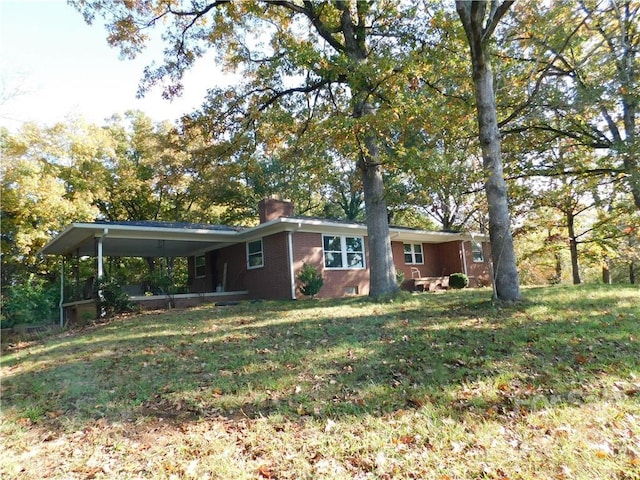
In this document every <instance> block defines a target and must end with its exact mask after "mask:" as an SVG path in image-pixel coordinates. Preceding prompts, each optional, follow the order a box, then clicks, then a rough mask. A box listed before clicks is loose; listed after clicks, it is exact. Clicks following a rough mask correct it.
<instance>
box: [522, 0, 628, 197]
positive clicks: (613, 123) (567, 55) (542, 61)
mask: <svg viewBox="0 0 640 480" xmlns="http://www.w3.org/2000/svg"><path fill="white" fill-rule="evenodd" d="M518 10H519V12H520V13H522V18H520V21H522V22H524V23H526V24H529V25H533V26H534V27H535V28H529V29H527V32H526V34H525V35H523V36H522V37H523V39H524V41H526V43H527V47H528V52H529V53H530V55H531V56H530V58H529V62H528V63H530V64H531V65H535V66H536V67H538V68H539V70H541V71H544V72H545V75H542V76H540V77H539V80H538V81H537V83H536V85H535V90H536V92H537V93H538V94H539V95H538V96H537V97H538V98H537V99H536V100H535V101H532V102H531V103H530V105H529V107H531V108H530V109H529V111H528V112H527V115H522V116H521V117H520V118H519V119H518V120H517V121H516V122H515V125H513V126H510V130H511V131H525V130H538V131H540V132H543V133H545V134H546V135H547V137H548V138H558V137H564V138H569V139H571V140H572V141H574V142H575V143H579V144H581V145H585V146H587V147H590V148H593V149H598V150H600V151H601V152H604V153H605V154H607V155H608V157H609V158H608V160H609V162H608V164H607V165H603V164H600V165H598V168H597V169H594V170H588V169H587V168H584V167H579V166H578V168H575V169H574V170H572V171H569V172H566V173H569V174H582V173H591V174H593V175H600V176H603V177H605V181H606V177H608V176H610V175H617V176H618V179H619V180H620V181H622V182H624V183H625V184H626V186H627V189H628V191H629V194H630V195H631V196H632V198H633V201H634V203H635V205H636V208H640V161H639V159H638V155H639V152H640V147H639V145H638V133H637V132H638V115H639V114H640V110H639V105H640V104H639V100H638V99H639V98H640V96H639V94H638V91H639V88H640V83H639V78H640V77H639V72H640V28H639V27H638V25H640V3H639V2H637V1H633V0H605V1H593V0H579V1H562V2H552V3H551V4H550V5H549V6H540V7H539V8H537V9H536V10H535V11H532V10H531V9H529V10H527V9H518ZM543 25H546V27H542V26H543ZM549 25H552V26H553V27H552V28H549V27H548V26H549ZM543 143H544V140H543ZM549 172H550V174H552V175H557V174H558V173H561V172H559V171H558V169H556V168H553V166H551V167H550V169H549Z"/></svg>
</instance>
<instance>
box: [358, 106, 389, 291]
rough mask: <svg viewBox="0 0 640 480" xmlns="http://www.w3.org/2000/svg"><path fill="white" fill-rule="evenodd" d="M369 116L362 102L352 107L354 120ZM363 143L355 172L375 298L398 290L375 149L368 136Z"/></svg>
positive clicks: (369, 109) (369, 113)
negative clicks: (357, 172)
mask: <svg viewBox="0 0 640 480" xmlns="http://www.w3.org/2000/svg"><path fill="white" fill-rule="evenodd" d="M373 114H374V109H373V107H372V106H371V105H370V104H368V103H367V102H366V101H360V102H358V103H357V104H356V105H355V108H354V117H356V118H359V117H362V116H364V115H373ZM363 143H364V148H363V149H362V152H361V153H360V158H359V160H358V168H359V170H360V175H361V177H362V185H363V190H364V204H365V211H366V223H367V235H368V237H369V272H370V273H369V277H370V278H369V284H370V287H369V296H371V297H374V298H378V297H380V296H381V295H384V294H389V293H391V294H393V293H395V292H397V291H398V289H399V287H398V283H397V282H396V270H395V265H394V263H393V252H392V250H391V240H390V234H389V217H388V212H387V202H386V199H385V195H384V182H383V178H382V166H381V165H380V163H379V151H378V145H377V142H376V139H375V137H374V135H373V134H372V133H366V134H365V136H364V142H363Z"/></svg>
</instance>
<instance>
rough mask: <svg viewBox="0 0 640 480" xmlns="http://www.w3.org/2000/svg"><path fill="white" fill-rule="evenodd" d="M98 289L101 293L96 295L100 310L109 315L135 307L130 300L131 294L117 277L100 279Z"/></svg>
mask: <svg viewBox="0 0 640 480" xmlns="http://www.w3.org/2000/svg"><path fill="white" fill-rule="evenodd" d="M97 290H98V292H100V294H101V295H96V298H97V299H98V311H104V313H105V315H106V316H107V317H110V316H112V315H115V314H117V313H123V312H130V311H131V310H132V309H133V305H132V304H131V302H130V301H129V295H127V292H125V291H124V289H123V288H122V286H121V285H120V283H119V282H117V281H116V280H115V279H109V278H101V279H99V280H98V282H97Z"/></svg>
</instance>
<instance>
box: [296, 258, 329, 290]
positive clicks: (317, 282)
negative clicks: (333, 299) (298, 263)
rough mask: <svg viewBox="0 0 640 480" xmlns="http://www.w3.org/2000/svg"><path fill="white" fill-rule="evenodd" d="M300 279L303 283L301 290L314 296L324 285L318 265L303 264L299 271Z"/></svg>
mask: <svg viewBox="0 0 640 480" xmlns="http://www.w3.org/2000/svg"><path fill="white" fill-rule="evenodd" d="M298 281H299V282H300V283H301V285H300V292H302V294H303V295H307V296H309V297H311V298H313V297H314V296H315V295H316V294H317V293H318V292H319V291H320V289H321V288H322V285H324V280H323V279H322V275H321V274H320V272H319V271H318V269H317V268H316V267H313V266H311V265H307V264H306V263H305V264H303V266H302V269H301V270H300V273H298Z"/></svg>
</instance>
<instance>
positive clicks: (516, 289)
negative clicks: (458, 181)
mask: <svg viewBox="0 0 640 480" xmlns="http://www.w3.org/2000/svg"><path fill="white" fill-rule="evenodd" d="M473 70H474V71H473V82H474V86H475V90H476V101H477V103H478V106H477V108H478V127H479V130H480V145H481V147H482V161H483V166H484V170H485V172H486V175H487V177H486V181H485V193H486V195H487V203H488V204H489V238H490V240H491V251H492V259H493V270H494V279H493V281H494V284H495V292H496V296H497V297H498V298H499V299H501V300H517V299H519V298H520V286H519V282H518V269H517V267H516V257H515V251H514V248H513V237H512V235H511V219H510V216H509V205H508V197H507V186H506V183H505V181H504V176H503V171H502V154H501V151H500V132H499V130H498V119H497V115H496V104H495V94H494V91H493V72H492V71H491V67H490V66H489V64H488V62H487V61H485V62H481V61H480V62H474V69H473Z"/></svg>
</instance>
